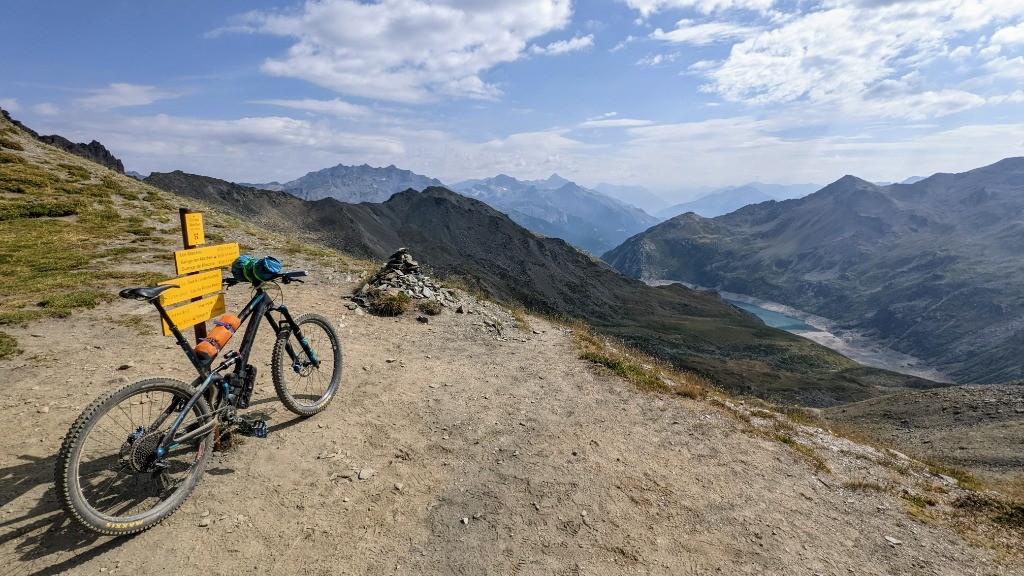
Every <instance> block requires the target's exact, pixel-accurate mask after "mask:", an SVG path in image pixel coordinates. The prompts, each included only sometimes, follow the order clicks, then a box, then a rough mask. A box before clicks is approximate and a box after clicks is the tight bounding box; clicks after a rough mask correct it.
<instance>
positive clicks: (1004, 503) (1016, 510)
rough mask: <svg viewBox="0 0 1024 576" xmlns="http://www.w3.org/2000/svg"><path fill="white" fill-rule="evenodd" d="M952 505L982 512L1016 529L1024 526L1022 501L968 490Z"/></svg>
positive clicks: (1023, 505) (1023, 503)
mask: <svg viewBox="0 0 1024 576" xmlns="http://www.w3.org/2000/svg"><path fill="white" fill-rule="evenodd" d="M953 506H955V507H956V508H961V509H964V510H971V511H974V512H981V513H984V514H986V515H987V516H988V517H989V518H991V519H992V520H993V521H995V522H997V523H999V524H1004V525H1006V526H1011V527H1013V528H1017V529H1021V528H1024V502H1021V501H1019V500H1011V499H1008V498H1000V497H997V496H992V495H988V494H982V493H979V492H969V493H967V494H965V495H963V496H960V497H959V498H957V499H956V500H955V501H954V502H953Z"/></svg>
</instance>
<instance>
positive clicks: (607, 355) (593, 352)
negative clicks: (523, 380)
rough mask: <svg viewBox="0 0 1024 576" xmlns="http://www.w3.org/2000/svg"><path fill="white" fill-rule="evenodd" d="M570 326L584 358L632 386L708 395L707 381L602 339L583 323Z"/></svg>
mask: <svg viewBox="0 0 1024 576" xmlns="http://www.w3.org/2000/svg"><path fill="white" fill-rule="evenodd" d="M570 326H571V328H570V329H571V330H572V342H573V344H575V346H576V348H577V349H578V350H579V351H580V358H582V359H584V360H588V361H590V362H593V363H594V364H598V365H600V366H603V367H605V368H607V369H608V370H611V371H612V372H614V373H615V374H618V375H619V376H621V377H622V378H624V379H626V380H627V381H629V382H630V383H631V384H633V385H635V386H637V387H639V388H644V389H646V390H656V391H659V392H666V393H670V394H677V395H679V396H685V397H687V398H694V399H697V398H703V397H705V396H706V395H707V392H708V388H709V385H708V383H707V382H706V381H704V379H703V378H701V377H699V376H696V375H694V374H687V373H683V372H679V371H677V370H675V369H673V368H672V367H670V366H668V365H667V364H666V363H664V362H662V361H660V360H657V359H655V358H653V357H651V356H649V355H647V354H644V353H643V352H640V351H638V350H636V349H633V348H630V347H629V346H627V345H625V344H623V343H621V342H618V341H615V340H613V339H610V338H607V337H605V336H600V335H598V334H596V333H595V332H594V331H593V330H591V328H590V327H589V326H587V325H586V324H585V323H583V322H581V321H578V320H577V321H574V322H572V323H571V324H570Z"/></svg>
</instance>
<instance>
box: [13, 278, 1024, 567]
mask: <svg viewBox="0 0 1024 576" xmlns="http://www.w3.org/2000/svg"><path fill="white" fill-rule="evenodd" d="M286 291H287V297H288V304H289V307H290V308H291V309H292V310H294V311H296V312H299V313H301V312H305V311H314V310H315V311H317V312H319V313H321V314H324V315H326V316H328V317H329V318H330V319H331V321H332V322H334V323H335V325H336V326H337V327H338V329H339V332H340V334H341V335H342V338H343V350H344V354H345V374H344V379H343V389H342V392H341V393H340V394H339V396H338V397H337V398H336V399H335V401H334V403H333V404H332V405H331V406H330V407H329V408H328V410H327V411H326V412H324V413H322V414H320V415H318V416H315V417H313V418H310V419H305V420H302V419H297V418H294V417H293V416H292V415H291V413H289V412H287V411H286V410H285V409H284V408H283V407H282V406H281V405H280V403H279V402H278V401H277V399H276V397H275V396H274V393H273V386H272V384H271V383H270V371H269V366H267V365H266V363H265V362H266V361H267V360H268V359H269V356H270V353H269V348H270V342H269V337H268V336H267V335H266V334H264V335H263V336H262V339H263V342H262V347H261V348H260V350H259V351H257V353H256V356H255V358H257V359H258V360H259V362H257V368H258V369H259V371H260V372H259V374H260V375H259V377H258V381H257V392H256V395H255V396H254V407H253V408H252V409H251V410H252V411H257V412H264V413H267V414H268V415H269V420H270V424H271V433H270V435H269V437H268V438H266V439H256V438H244V439H243V441H242V442H240V443H239V444H237V445H236V446H234V447H232V448H230V449H229V450H226V451H223V452H219V453H217V454H215V455H214V457H213V459H212V460H211V465H210V467H209V469H208V470H207V473H206V475H205V476H204V477H203V480H202V482H201V484H200V485H199V487H198V488H197V489H196V491H195V492H194V493H193V494H192V495H191V497H190V498H189V499H188V501H187V502H186V503H185V504H184V505H183V506H182V507H181V508H180V509H179V510H178V511H177V512H176V513H175V514H174V515H172V516H171V517H170V518H168V519H167V520H165V521H164V522H163V523H162V524H160V525H158V526H157V527H155V528H153V529H151V530H149V531H147V532H145V533H142V534H140V535H137V536H135V537H132V538H125V539H110V538H98V537H94V536H91V535H89V534H86V533H84V532H83V531H81V530H79V529H78V528H76V527H74V526H71V525H69V522H68V520H67V518H66V517H65V515H64V513H63V512H62V511H60V510H59V507H58V503H57V500H56V497H55V494H54V490H53V487H52V481H53V480H52V478H53V466H54V455H55V454H56V452H57V449H58V448H59V445H60V442H61V440H62V438H63V435H64V433H65V432H66V430H67V428H68V426H69V425H70V424H71V422H72V421H73V420H74V419H75V417H76V416H77V415H78V413H79V412H80V411H81V409H82V408H83V407H84V406H85V405H86V404H88V402H89V401H91V400H92V399H93V398H94V397H96V396H98V395H99V394H101V393H102V392H103V391H105V390H108V389H110V388H113V387H115V386H117V385H118V382H122V381H125V382H126V381H133V380H136V379H141V378H142V377H145V376H152V375H177V377H179V378H183V379H184V378H188V377H189V374H188V373H187V372H182V371H181V368H182V362H181V360H182V358H181V355H180V352H178V351H177V350H176V349H175V348H174V347H173V343H172V342H171V340H170V339H167V338H163V337H160V336H158V335H156V330H155V328H154V329H153V330H152V333H151V334H149V335H146V336H139V335H137V334H135V333H133V332H132V331H130V330H128V329H125V328H122V327H117V326H114V325H113V324H112V323H111V322H110V321H109V320H107V319H106V317H107V316H110V317H114V318H118V317H121V316H123V315H125V314H145V313H147V310H146V307H145V306H143V305H140V304H138V303H135V302H127V301H118V302H114V303H111V304H109V305H105V306H103V307H102V308H101V309H97V310H94V311H90V312H87V313H82V314H79V315H76V316H74V317H72V318H70V319H66V320H61V321H55V322H52V323H46V324H38V325H34V326H32V327H31V328H28V329H23V330H12V331H11V332H12V333H13V334H14V335H15V336H16V337H17V338H18V339H19V341H20V342H21V345H22V347H23V348H24V349H25V350H26V352H25V354H23V355H21V356H19V357H17V358H15V359H14V360H9V361H4V362H2V363H0V382H2V384H0V409H2V414H3V415H4V418H2V419H0V462H2V464H0V574H29V573H33V574H58V573H65V572H66V573H70V574H99V573H105V574H134V573H151V574H163V573H176V574H198V573H209V574H232V575H236V574H256V573H259V574H417V573H418V574H517V573H522V574H632V573H637V574H684V575H693V576H696V575H703V574H716V573H721V574H807V575H812V574H828V575H846V574H929V575H930V574H943V575H945V574H948V575H963V574H1024V568H1022V567H1021V565H1020V564H1019V563H1017V562H1018V561H1017V560H1014V559H1009V558H1006V557H1001V556H1000V555H998V554H997V553H996V552H993V551H992V550H990V549H987V548H978V547H975V546H972V545H971V544H969V543H968V542H967V541H965V540H964V539H963V538H962V537H960V536H958V535H957V534H955V533H954V532H952V531H950V530H948V529H946V528H943V527H941V526H940V525H937V524H936V523H922V522H919V521H916V520H914V519H912V517H911V516H909V515H908V513H907V503H906V501H905V500H903V499H900V498H897V497H895V496H893V495H891V494H890V493H886V492H880V491H870V490H868V491H865V490H854V489H852V488H850V486H851V480H856V479H860V480H871V479H876V480H877V479H881V480H885V481H889V482H902V483H904V484H908V485H909V484H912V483H914V482H917V481H920V478H917V479H915V478H914V477H912V476H901V475H899V474H898V473H897V472H895V471H894V470H893V467H892V466H889V467H886V466H883V465H881V464H880V462H881V458H880V457H878V455H877V453H874V455H872V454H873V453H872V451H871V450H869V449H862V448H858V447H855V446H851V445H850V444H849V443H845V442H844V441H840V440H838V439H835V438H830V437H829V436H828V435H827V434H824V433H821V432H820V431H817V432H814V431H807V430H802V429H798V430H795V431H794V432H793V434H794V435H796V436H798V437H799V438H807V440H805V441H806V442H808V443H809V444H810V445H812V446H813V447H814V450H816V451H817V452H818V453H819V454H821V455H822V457H823V458H825V460H827V462H828V465H829V466H830V468H831V472H824V471H816V468H815V466H814V465H813V464H812V463H811V462H810V461H809V460H808V459H807V458H806V457H805V455H804V454H802V453H800V452H798V451H796V450H794V449H793V448H792V447H791V446H788V445H786V444H785V443H783V442H779V441H777V440H776V439H774V438H773V437H771V435H770V434H763V433H758V432H757V427H756V426H755V425H753V424H751V423H750V422H747V421H745V419H744V418H737V417H735V414H734V412H733V410H730V409H727V408H724V407H723V406H722V405H719V404H715V403H714V402H708V401H696V400H688V399H682V398H676V397H670V396H663V395H653V394H648V393H642V392H637V391H635V390H632V389H630V387H629V386H628V385H626V384H624V383H623V382H622V381H621V380H619V379H618V378H616V377H613V376H610V375H606V374H603V373H599V372H597V371H595V369H593V368H592V367H591V366H590V365H588V364H586V363H585V362H583V361H582V360H578V359H577V354H576V353H575V352H574V351H573V349H572V345H571V341H570V338H569V335H568V334H567V333H566V332H565V330H564V329H562V328H560V327H557V326H553V325H551V324H548V323H546V322H544V321H543V320H538V319H531V321H530V322H531V325H530V327H528V328H527V329H525V330H524V329H519V328H516V327H515V320H514V319H512V318H511V317H510V316H508V315H507V314H506V313H504V312H503V311H501V310H500V309H499V308H498V307H496V306H494V305H492V304H481V303H476V302H470V301H468V300H467V301H466V304H465V308H466V310H467V312H468V313H464V314H456V313H455V312H454V311H452V310H451V309H447V310H445V311H444V312H443V313H442V314H441V315H439V316H435V317H431V318H430V321H429V322H428V323H426V324H424V323H421V322H417V321H416V320H415V315H414V314H407V315H405V316H403V317H400V318H398V319H391V318H379V317H373V316H369V315H365V314H361V313H360V311H358V310H356V311H353V310H350V309H348V308H347V307H346V306H345V304H346V302H345V301H344V300H343V299H342V298H341V296H342V294H347V293H350V291H351V286H350V285H349V284H348V283H345V282H343V281H341V280H335V279H332V277H331V276H329V275H328V274H326V273H322V274H320V275H319V277H316V276H314V277H313V279H312V280H311V281H310V282H309V283H307V284H305V285H299V286H289V287H287V288H286ZM245 297H246V294H245V293H244V291H243V290H240V289H234V290H233V291H232V292H231V293H229V298H228V301H229V309H234V308H237V307H238V306H239V305H240V304H241V303H242V301H243V300H244V299H245ZM485 319H486V320H490V321H491V322H492V323H494V322H493V321H494V320H497V321H498V322H499V323H500V325H501V326H503V329H502V330H501V332H500V334H499V333H498V332H496V331H495V329H494V328H492V327H490V326H487V325H485V323H484V320H485ZM154 324H155V323H154ZM97 337H98V339H94V338H97ZM122 366H124V369H121V370H119V369H118V368H119V367H122ZM737 410H739V411H741V412H742V411H743V410H744V409H743V408H742V407H737ZM746 420H751V419H750V418H749V417H748V418H746ZM752 420H753V422H754V424H757V423H758V419H757V418H753V419H752ZM815 438H817V439H815Z"/></svg>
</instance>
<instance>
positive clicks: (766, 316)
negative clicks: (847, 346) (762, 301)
mask: <svg viewBox="0 0 1024 576" xmlns="http://www.w3.org/2000/svg"><path fill="white" fill-rule="evenodd" d="M728 302H729V303H730V304H732V305H733V306H735V307H737V308H742V309H743V310H746V311H747V312H752V313H754V314H756V315H757V317H758V318H760V319H761V321H762V322H764V323H765V324H767V325H769V326H771V327H772V328H778V329H780V330H785V331H786V332H793V333H796V334H799V333H801V332H818V329H817V328H815V327H814V326H811V325H810V324H807V323H806V322H804V321H803V320H799V319H797V318H793V317H791V316H786V315H785V314H780V313H778V312H772V311H771V310H765V309H764V308H761V307H759V306H754V305H753V304H747V303H745V302H737V301H735V300H728Z"/></svg>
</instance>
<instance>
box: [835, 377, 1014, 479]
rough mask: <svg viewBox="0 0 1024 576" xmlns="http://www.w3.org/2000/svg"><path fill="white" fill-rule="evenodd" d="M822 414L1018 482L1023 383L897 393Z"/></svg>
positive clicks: (875, 435) (916, 452) (886, 439)
mask: <svg viewBox="0 0 1024 576" xmlns="http://www.w3.org/2000/svg"><path fill="white" fill-rule="evenodd" d="M823 413H824V414H825V416H826V418H827V419H828V421H829V422H830V423H833V424H835V425H838V426H844V427H847V428H853V427H856V428H857V429H858V430H860V431H861V432H862V433H863V434H864V435H865V436H871V437H872V438H873V439H874V440H876V441H878V442H882V443H887V444H891V445H896V446H900V447H901V450H905V451H907V452H908V453H910V454H913V455H915V456H919V457H921V458H929V459H934V460H938V461H942V462H948V463H951V464H955V465H957V466H962V467H964V468H968V469H970V470H971V471H972V472H974V473H975V474H978V475H980V476H982V477H984V478H987V479H990V480H992V481H993V482H1003V483H1010V484H1017V485H1019V486H1021V487H1024V450H1022V449H1024V383H1018V384H1004V385H995V384H989V385H977V386H952V387H949V388H939V389H936V390H923V391H915V392H901V393H897V394H894V395H892V396H888V397H885V398H875V399H871V400H865V401H863V402H855V403H853V404H847V405H845V406H837V407H835V408H829V409H827V410H823ZM1022 495H1024V493H1022Z"/></svg>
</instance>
